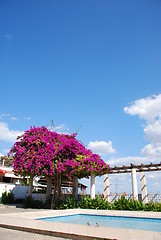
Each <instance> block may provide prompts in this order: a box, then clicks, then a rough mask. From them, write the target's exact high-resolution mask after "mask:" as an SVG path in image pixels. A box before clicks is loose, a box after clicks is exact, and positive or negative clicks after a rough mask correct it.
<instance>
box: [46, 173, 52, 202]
mask: <svg viewBox="0 0 161 240" xmlns="http://www.w3.org/2000/svg"><path fill="white" fill-rule="evenodd" d="M51 191H52V177H51V176H50V177H49V176H48V177H47V189H46V199H47V198H49V197H50V195H51Z"/></svg>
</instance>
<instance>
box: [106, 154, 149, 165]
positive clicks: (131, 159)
mask: <svg viewBox="0 0 161 240" xmlns="http://www.w3.org/2000/svg"><path fill="white" fill-rule="evenodd" d="M107 163H108V164H110V166H111V167H114V166H123V165H126V166H129V165H130V164H131V163H133V164H141V163H150V162H148V159H147V158H145V157H139V156H128V157H122V158H111V159H109V160H108V161H107Z"/></svg>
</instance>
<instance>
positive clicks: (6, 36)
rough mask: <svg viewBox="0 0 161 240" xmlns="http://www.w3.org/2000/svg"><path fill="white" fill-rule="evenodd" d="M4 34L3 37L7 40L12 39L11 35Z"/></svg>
mask: <svg viewBox="0 0 161 240" xmlns="http://www.w3.org/2000/svg"><path fill="white" fill-rule="evenodd" d="M4 36H5V38H7V39H8V40H9V41H11V40H12V36H11V35H10V34H5V35H4Z"/></svg>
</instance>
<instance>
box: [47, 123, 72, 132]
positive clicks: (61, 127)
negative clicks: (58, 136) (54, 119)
mask: <svg viewBox="0 0 161 240" xmlns="http://www.w3.org/2000/svg"><path fill="white" fill-rule="evenodd" d="M48 129H50V130H52V131H55V132H57V133H63V134H70V133H69V129H68V128H66V126H65V124H60V125H58V126H52V127H51V126H48Z"/></svg>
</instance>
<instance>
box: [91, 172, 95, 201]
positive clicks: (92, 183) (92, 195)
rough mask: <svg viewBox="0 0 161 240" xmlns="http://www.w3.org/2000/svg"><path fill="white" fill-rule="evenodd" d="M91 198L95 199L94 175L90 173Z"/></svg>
mask: <svg viewBox="0 0 161 240" xmlns="http://www.w3.org/2000/svg"><path fill="white" fill-rule="evenodd" d="M90 196H91V198H95V174H94V173H91V192H90Z"/></svg>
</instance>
